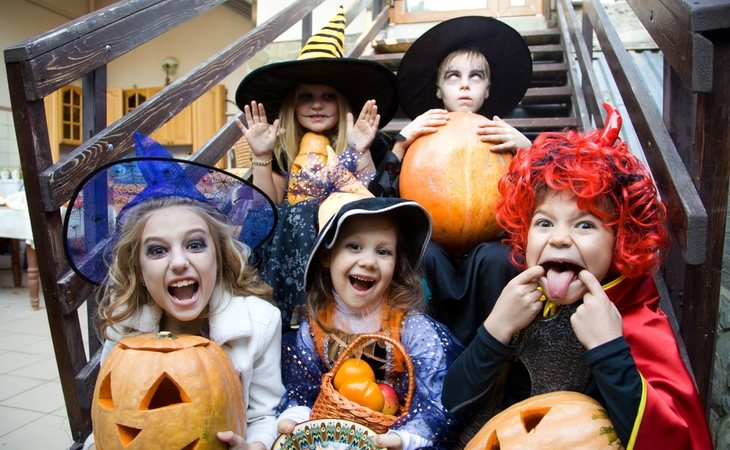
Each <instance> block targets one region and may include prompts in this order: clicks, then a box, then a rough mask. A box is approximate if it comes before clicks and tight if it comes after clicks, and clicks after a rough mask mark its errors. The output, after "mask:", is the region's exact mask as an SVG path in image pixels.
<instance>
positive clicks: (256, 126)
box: [236, 100, 279, 160]
mask: <svg viewBox="0 0 730 450" xmlns="http://www.w3.org/2000/svg"><path fill="white" fill-rule="evenodd" d="M243 115H244V116H245V117H246V124H247V125H248V127H247V126H246V125H244V124H243V122H241V120H240V119H238V118H236V124H237V125H238V127H239V128H240V129H241V132H242V133H243V137H244V138H246V141H247V142H248V146H249V147H251V152H252V153H253V156H255V157H256V158H259V159H262V160H263V159H265V160H268V159H270V158H271V155H272V152H273V151H274V145H276V136H277V134H278V133H279V119H276V120H275V121H274V123H273V124H269V122H268V120H267V119H266V110H265V109H264V104H263V103H258V102H256V101H255V100H254V101H252V102H251V105H250V106H249V105H246V106H244V108H243Z"/></svg>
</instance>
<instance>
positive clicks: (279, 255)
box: [236, 7, 398, 328]
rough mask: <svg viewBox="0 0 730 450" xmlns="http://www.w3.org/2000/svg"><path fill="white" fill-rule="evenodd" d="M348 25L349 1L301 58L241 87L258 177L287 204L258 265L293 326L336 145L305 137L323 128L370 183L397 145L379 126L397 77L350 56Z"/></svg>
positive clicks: (390, 106)
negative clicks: (312, 145) (305, 147)
mask: <svg viewBox="0 0 730 450" xmlns="http://www.w3.org/2000/svg"><path fill="white" fill-rule="evenodd" d="M344 29H345V15H344V12H343V9H342V7H340V9H339V12H338V14H337V15H336V16H335V17H334V18H333V19H332V20H330V22H329V23H328V24H327V25H326V26H325V27H324V28H322V30H321V31H320V32H319V33H317V34H315V35H313V36H312V38H310V39H309V41H308V42H307V43H306V45H305V46H304V48H303V49H302V50H301V52H300V54H299V57H298V59H296V60H294V61H285V62H279V63H273V64H269V65H267V66H264V67H261V68H259V69H257V70H255V71H253V72H251V73H250V74H249V75H247V76H246V77H245V78H244V79H243V81H241V84H240V85H239V87H238V90H237V91H236V103H237V104H238V106H239V107H240V108H241V110H242V111H244V116H245V119H246V124H245V125H244V124H243V123H241V122H240V121H239V126H240V127H241V130H242V131H243V133H244V137H245V139H246V140H247V142H248V144H249V146H250V147H251V150H252V153H253V183H254V185H255V186H257V187H259V188H260V189H262V190H263V191H264V192H266V193H267V194H268V195H269V197H270V198H271V199H272V200H274V202H276V203H279V216H280V220H279V225H278V227H277V229H276V231H275V233H274V236H273V238H272V240H271V241H269V242H268V243H267V244H266V246H265V247H264V250H263V252H262V253H261V254H260V255H259V258H258V259H259V261H258V266H259V270H260V273H261V276H262V278H263V279H264V280H265V281H266V282H267V283H269V284H270V285H271V286H272V287H273V289H274V298H275V299H276V300H277V302H278V304H279V306H280V308H281V310H282V316H283V320H284V326H285V328H287V326H288V325H292V326H296V324H297V323H298V322H299V321H300V320H301V319H302V317H301V316H300V315H299V310H300V308H301V307H302V306H303V305H304V304H305V301H306V298H305V295H304V285H303V279H304V278H303V277H304V267H305V266H306V262H307V258H308V256H309V252H310V250H311V248H312V244H313V243H314V239H315V237H316V235H317V228H316V211H317V207H318V205H319V203H320V201H321V200H322V199H323V198H324V196H325V195H326V193H328V192H329V189H328V188H326V184H327V178H328V177H329V175H328V174H327V173H326V172H327V170H326V169H325V168H326V167H328V163H327V151H326V150H325V148H320V149H319V150H318V151H313V152H309V153H307V152H305V151H303V152H302V153H301V154H300V153H299V151H300V146H301V144H302V142H303V141H306V140H308V139H312V140H313V141H315V142H316V141H317V139H320V140H321V139H322V137H323V139H324V141H325V142H326V143H327V144H329V145H330V146H331V147H332V149H334V151H335V153H336V154H337V157H338V159H339V161H341V162H342V163H343V164H344V166H345V168H346V169H347V170H348V171H351V172H353V173H355V174H356V176H357V177H358V179H360V180H362V181H363V182H364V183H365V184H367V183H368V182H369V181H370V179H371V178H372V177H373V175H374V173H375V167H376V165H377V164H379V163H380V160H381V159H382V157H383V155H384V154H385V153H386V151H387V149H388V148H389V145H390V142H388V140H386V138H385V137H384V136H382V135H381V134H379V133H378V129H379V127H380V126H381V125H382V124H386V123H388V122H389V121H390V119H391V118H392V117H393V114H394V113H395V110H396V108H397V106H398V105H397V89H396V84H397V81H396V78H395V75H393V73H392V72H391V71H390V70H389V69H388V68H387V67H385V66H383V65H382V64H379V63H375V62H371V61H365V60H358V59H353V58H344V57H342V56H343V43H344ZM358 111H359V114H358V116H357V118H355V117H354V116H353V112H358ZM312 133H314V134H312ZM313 175H314V178H317V179H313V178H312V177H313ZM285 194H287V195H286V196H285Z"/></svg>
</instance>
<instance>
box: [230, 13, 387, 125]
mask: <svg viewBox="0 0 730 450" xmlns="http://www.w3.org/2000/svg"><path fill="white" fill-rule="evenodd" d="M344 29H345V14H344V11H343V9H342V7H340V8H339V11H338V13H337V15H335V16H334V17H333V18H332V19H331V20H330V22H329V23H328V24H327V25H325V27H323V28H322V29H321V30H320V31H319V32H318V33H317V34H314V35H312V37H311V38H310V39H309V40H308V41H307V43H306V44H305V45H304V47H303V48H302V50H301V51H300V53H299V57H298V58H297V59H296V60H293V61H282V62H276V63H272V64H268V65H266V66H263V67H259V68H258V69H256V70H254V71H252V72H251V73H249V74H248V75H246V77H245V78H244V79H243V80H242V81H241V83H240V84H239V85H238V89H236V104H237V105H238V107H239V108H240V109H241V110H243V107H244V106H246V105H250V104H251V101H253V100H255V101H257V102H259V103H263V105H264V107H265V108H266V117H267V119H268V121H269V123H271V122H273V121H274V119H276V118H277V117H278V115H279V109H280V108H281V104H282V102H283V101H284V99H285V98H286V96H287V95H288V94H289V93H290V92H291V90H292V89H294V88H295V87H296V86H297V85H299V84H324V85H327V86H331V87H333V88H334V89H336V90H337V92H339V93H340V94H342V95H343V96H345V98H347V100H348V102H349V103H350V108H351V109H352V113H353V114H354V115H355V117H357V115H358V114H359V113H360V110H361V109H362V107H363V105H364V104H365V102H366V101H368V100H370V99H374V100H375V102H376V104H377V106H378V113H379V114H380V127H381V128H382V127H383V126H385V125H386V124H387V123H388V122H390V119H392V118H393V115H394V114H395V112H396V110H397V109H398V98H397V96H398V88H397V86H398V80H397V79H396V76H395V75H394V74H393V72H392V71H391V70H390V69H388V68H387V67H385V66H384V65H383V64H380V63H377V62H375V61H367V60H362V59H356V58H344V57H343V47H344V36H345V34H344Z"/></svg>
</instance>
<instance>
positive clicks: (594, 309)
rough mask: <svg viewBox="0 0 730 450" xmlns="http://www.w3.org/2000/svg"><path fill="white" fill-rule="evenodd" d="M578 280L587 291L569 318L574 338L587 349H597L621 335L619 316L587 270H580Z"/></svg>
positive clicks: (597, 282) (599, 284) (614, 306)
mask: <svg viewBox="0 0 730 450" xmlns="http://www.w3.org/2000/svg"><path fill="white" fill-rule="evenodd" d="M578 278H579V279H580V280H581V281H582V282H583V284H584V285H585V286H586V289H588V292H586V293H585V294H584V295H583V304H581V305H580V306H578V308H577V309H576V310H575V313H574V314H573V315H572V316H571V317H570V324H571V326H572V327H573V331H575V336H576V337H577V338H578V340H579V341H580V343H581V344H583V346H584V347H585V348H586V349H587V350H590V349H592V348H595V347H598V346H599V345H601V344H605V343H606V342H608V341H611V340H613V339H616V338H617V337H619V336H622V335H623V331H622V327H621V325H622V322H623V321H622V320H621V314H619V312H618V309H617V308H616V305H614V304H613V302H612V301H611V300H609V299H608V296H607V295H606V293H605V292H604V291H603V288H602V287H601V283H600V282H599V281H598V280H597V279H596V277H595V276H594V275H593V274H592V273H591V272H589V271H587V270H581V271H580V273H579V274H578Z"/></svg>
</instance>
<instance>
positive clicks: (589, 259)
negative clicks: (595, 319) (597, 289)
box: [525, 191, 615, 304]
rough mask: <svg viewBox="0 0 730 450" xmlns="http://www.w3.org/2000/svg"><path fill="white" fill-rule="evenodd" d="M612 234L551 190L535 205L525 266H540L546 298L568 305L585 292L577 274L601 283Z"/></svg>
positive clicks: (608, 262) (571, 200)
mask: <svg viewBox="0 0 730 450" xmlns="http://www.w3.org/2000/svg"><path fill="white" fill-rule="evenodd" d="M614 243H615V234H614V232H613V230H611V229H609V228H606V227H605V226H604V225H603V222H602V221H601V220H600V219H599V218H598V217H596V216H594V215H593V214H591V213H590V212H588V211H584V210H581V209H580V208H579V207H578V203H577V201H576V198H575V197H574V196H573V195H572V194H571V193H568V192H565V191H561V192H556V191H550V192H548V194H547V195H546V196H545V200H544V201H543V202H542V203H541V204H539V205H537V208H536V210H535V214H534V215H533V216H532V221H531V223H530V229H529V231H528V233H527V248H526V250H525V259H526V262H527V266H528V267H532V266H536V265H540V266H542V267H543V268H544V269H545V276H543V277H541V278H540V280H539V283H540V286H541V287H542V289H543V292H544V293H545V294H546V295H547V297H548V298H549V299H550V300H551V301H553V302H555V303H559V304H571V303H573V302H575V301H577V300H579V299H581V298H583V294H585V292H586V288H585V285H584V284H583V283H582V282H581V281H580V280H579V279H578V273H579V272H580V271H581V270H583V269H585V270H588V271H589V272H591V273H592V274H593V275H594V276H595V277H596V279H597V280H599V281H602V280H603V278H604V277H605V276H606V274H607V273H608V271H609V269H610V267H611V261H612V260H613V248H614Z"/></svg>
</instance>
